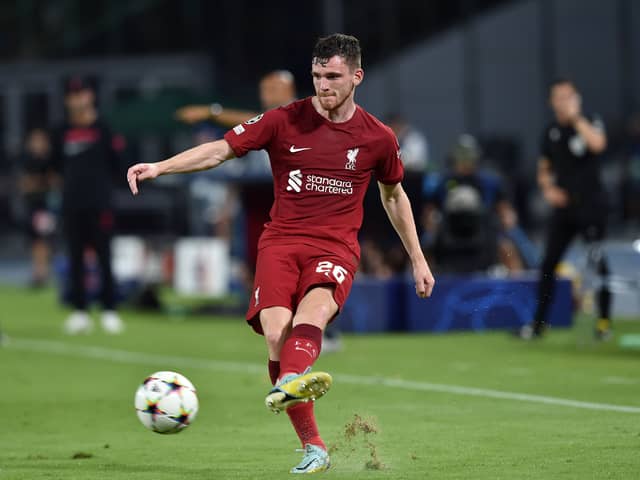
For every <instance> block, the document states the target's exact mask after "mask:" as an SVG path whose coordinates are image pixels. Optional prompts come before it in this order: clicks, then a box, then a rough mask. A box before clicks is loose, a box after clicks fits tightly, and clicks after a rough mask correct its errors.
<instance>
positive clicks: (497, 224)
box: [422, 134, 535, 273]
mask: <svg viewBox="0 0 640 480" xmlns="http://www.w3.org/2000/svg"><path fill="white" fill-rule="evenodd" d="M481 155H482V151H481V149H480V146H479V144H478V142H477V140H476V139H475V137H473V136H472V135H468V134H465V135H461V136H460V137H459V138H458V140H457V141H456V143H455V144H454V145H453V147H452V149H451V152H450V154H449V162H450V165H451V166H450V168H449V169H447V170H446V171H444V172H443V173H442V174H438V173H434V174H430V175H429V176H427V177H426V178H425V182H424V209H423V212H422V226H423V230H424V234H423V239H422V243H423V247H424V248H425V249H426V250H427V251H429V252H430V253H431V256H432V260H433V261H434V262H435V264H436V266H437V268H438V269H439V270H441V271H445V272H451V273H465V272H478V271H483V270H487V269H488V268H489V267H491V266H493V265H495V264H497V263H498V262H499V261H500V263H501V265H503V266H504V267H505V268H506V269H507V270H508V271H510V272H518V271H521V270H523V269H524V268H527V267H530V266H531V265H529V263H530V262H532V261H535V260H534V258H535V255H532V254H531V250H532V249H533V246H532V244H531V243H530V242H529V240H528V238H527V237H526V235H525V234H524V232H522V231H521V230H520V228H519V226H518V222H517V214H516V212H515V210H514V208H513V207H512V205H511V203H510V202H509V201H508V198H507V193H506V189H505V186H504V184H503V181H502V179H501V178H500V177H499V176H498V175H496V174H494V173H493V172H490V171H488V170H485V169H482V168H480V166H479V162H480V158H481ZM523 251H524V253H525V254H524V255H523Z"/></svg>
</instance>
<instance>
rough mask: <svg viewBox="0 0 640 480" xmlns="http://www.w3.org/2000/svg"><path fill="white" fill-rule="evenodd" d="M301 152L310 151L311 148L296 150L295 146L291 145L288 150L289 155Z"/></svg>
mask: <svg viewBox="0 0 640 480" xmlns="http://www.w3.org/2000/svg"><path fill="white" fill-rule="evenodd" d="M303 150H311V147H302V148H296V146H295V145H291V147H290V148H289V151H290V152H291V153H296V152H302V151H303Z"/></svg>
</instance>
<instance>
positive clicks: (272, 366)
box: [269, 359, 280, 385]
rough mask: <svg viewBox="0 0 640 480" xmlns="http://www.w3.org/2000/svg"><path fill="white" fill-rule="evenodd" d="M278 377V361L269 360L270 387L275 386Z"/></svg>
mask: <svg viewBox="0 0 640 480" xmlns="http://www.w3.org/2000/svg"><path fill="white" fill-rule="evenodd" d="M279 376H280V360H271V359H269V378H270V379H271V385H275V384H276V382H277V381H278V377H279Z"/></svg>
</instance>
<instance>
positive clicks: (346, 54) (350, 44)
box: [312, 33, 362, 69]
mask: <svg viewBox="0 0 640 480" xmlns="http://www.w3.org/2000/svg"><path fill="white" fill-rule="evenodd" d="M335 55H338V56H340V57H342V58H344V60H345V63H346V64H347V65H349V67H350V68H351V69H355V68H360V67H361V66H362V51H361V50H360V40H358V39H357V38H356V37H353V36H351V35H345V34H343V33H334V34H332V35H329V36H327V37H321V38H319V39H318V41H317V42H316V46H315V47H313V55H312V61H313V62H318V63H326V62H327V61H329V59H330V58H331V57H333V56H335Z"/></svg>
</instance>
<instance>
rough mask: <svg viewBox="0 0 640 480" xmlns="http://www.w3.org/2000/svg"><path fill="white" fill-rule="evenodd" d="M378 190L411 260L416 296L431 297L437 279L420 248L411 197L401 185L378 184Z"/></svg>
mask: <svg viewBox="0 0 640 480" xmlns="http://www.w3.org/2000/svg"><path fill="white" fill-rule="evenodd" d="M378 188H379V189H380V199H381V200H382V205H383V206H384V209H385V211H386V212H387V216H388V217H389V220H391V224H392V225H393V228H395V230H396V232H398V236H399V237H400V239H401V240H402V244H403V245H404V248H405V249H406V250H407V253H408V254H409V258H410V259H411V266H412V268H413V279H414V280H415V282H416V295H418V296H419V297H420V298H425V297H430V296H431V291H432V290H433V286H434V285H435V279H434V278H433V275H432V273H431V269H430V268H429V265H428V264H427V260H426V259H425V258H424V254H423V253H422V248H420V241H419V240H418V233H417V232H416V224H415V221H414V220H413V213H412V212H411V202H410V201H409V197H407V194H406V193H405V191H404V189H403V188H402V185H401V184H400V183H396V184H395V185H385V184H384V183H380V182H378Z"/></svg>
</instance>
